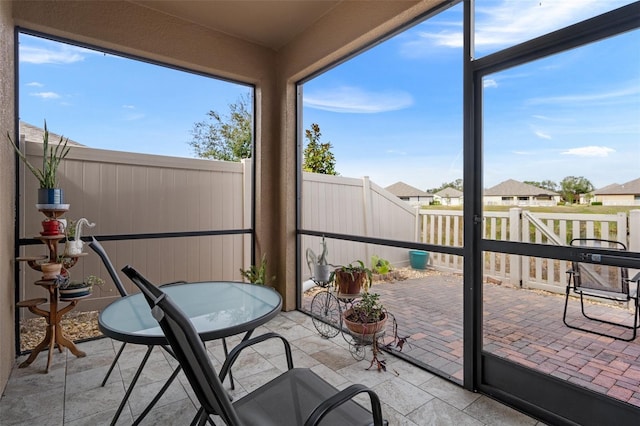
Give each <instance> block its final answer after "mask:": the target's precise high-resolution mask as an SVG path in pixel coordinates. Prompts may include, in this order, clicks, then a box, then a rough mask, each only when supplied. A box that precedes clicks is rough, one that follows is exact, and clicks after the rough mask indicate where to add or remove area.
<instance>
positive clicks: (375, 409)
mask: <svg viewBox="0 0 640 426" xmlns="http://www.w3.org/2000/svg"><path fill="white" fill-rule="evenodd" d="M363 392H366V393H368V394H369V399H371V412H372V414H373V424H374V426H383V425H384V424H385V423H386V422H384V421H383V419H382V408H380V398H378V395H377V394H376V393H375V392H374V391H373V390H371V389H369V388H368V387H366V386H365V385H361V384H355V385H351V386H349V387H348V388H345V389H343V390H341V391H340V392H338V393H337V394H335V395H333V396H332V397H331V398H329V399H327V400H325V401H324V402H323V403H322V404H320V405H318V406H317V407H316V408H315V410H313V412H312V413H311V414H310V415H309V417H308V418H307V420H306V421H305V422H304V426H316V425H317V424H318V423H319V422H320V421H321V420H322V419H323V418H324V416H326V415H327V414H328V413H329V411H331V410H333V409H334V408H336V407H339V406H340V405H342V404H344V403H345V402H347V401H349V400H351V399H352V398H353V397H354V396H356V395H358V394H360V393H363Z"/></svg>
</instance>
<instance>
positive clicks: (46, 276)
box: [40, 262, 62, 280]
mask: <svg viewBox="0 0 640 426" xmlns="http://www.w3.org/2000/svg"><path fill="white" fill-rule="evenodd" d="M40 270H41V271H42V279H43V280H55V279H56V277H57V276H58V275H60V274H61V273H62V263H54V262H51V263H43V264H42V265H40Z"/></svg>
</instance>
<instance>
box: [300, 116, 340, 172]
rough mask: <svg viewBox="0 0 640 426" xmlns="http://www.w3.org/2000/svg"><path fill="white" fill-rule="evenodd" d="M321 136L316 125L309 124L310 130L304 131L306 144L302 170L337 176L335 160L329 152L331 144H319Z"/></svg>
mask: <svg viewBox="0 0 640 426" xmlns="http://www.w3.org/2000/svg"><path fill="white" fill-rule="evenodd" d="M321 135H322V133H321V132H320V126H319V125H318V124H316V123H313V124H311V129H306V130H305V132H304V137H305V139H307V140H308V142H307V146H306V147H305V148H304V153H303V155H304V157H303V161H302V170H304V171H305V172H312V173H322V174H325V175H337V174H338V172H336V158H335V156H334V155H333V153H332V152H331V148H332V146H331V143H330V142H325V143H321V142H320V136H321Z"/></svg>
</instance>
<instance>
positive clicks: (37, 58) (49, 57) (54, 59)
mask: <svg viewBox="0 0 640 426" xmlns="http://www.w3.org/2000/svg"><path fill="white" fill-rule="evenodd" d="M85 50H86V49H79V48H73V47H69V46H66V45H62V44H61V45H60V46H59V47H57V48H56V50H52V49H47V48H42V47H33V46H22V45H21V46H20V62H24V63H29V64H71V63H74V62H79V61H83V60H84V56H83V55H82V51H85Z"/></svg>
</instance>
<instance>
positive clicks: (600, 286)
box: [562, 238, 640, 342]
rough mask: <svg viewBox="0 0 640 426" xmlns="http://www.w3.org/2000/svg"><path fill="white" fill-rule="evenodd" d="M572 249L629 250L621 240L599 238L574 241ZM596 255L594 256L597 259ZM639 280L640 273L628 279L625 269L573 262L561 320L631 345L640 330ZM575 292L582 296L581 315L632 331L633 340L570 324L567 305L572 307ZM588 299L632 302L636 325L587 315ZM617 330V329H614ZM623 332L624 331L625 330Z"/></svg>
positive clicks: (569, 325) (569, 272)
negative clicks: (570, 298)
mask: <svg viewBox="0 0 640 426" xmlns="http://www.w3.org/2000/svg"><path fill="white" fill-rule="evenodd" d="M571 245H572V246H579V247H590V248H597V249H598V250H600V251H604V252H606V251H607V250H611V251H626V250H627V247H626V246H625V245H624V244H623V243H621V242H618V241H610V240H603V239H598V238H575V239H573V240H571ZM595 256H597V255H593V256H592V257H595ZM638 281H640V273H638V274H636V276H635V277H633V278H631V279H629V272H628V269H627V268H626V267H620V266H611V265H602V264H598V263H586V262H572V264H571V269H570V270H568V271H567V289H566V295H565V302H564V313H563V315H562V321H563V322H564V323H565V325H566V326H567V327H569V328H573V329H576V330H581V331H586V332H589V333H594V334H597V335H599V336H606V337H611V338H614V339H617V340H624V341H627V342H630V341H632V340H634V339H635V338H636V334H637V331H638V327H640V325H639V321H640V312H639V311H638V305H639V304H640V303H639V302H640V295H639V294H638V293H639V292H638V290H639V284H638ZM571 291H573V293H575V294H577V295H579V296H580V309H581V311H582V315H583V316H584V317H585V318H587V319H589V320H591V321H596V322H599V323H602V324H608V325H612V326H615V327H618V330H620V329H624V330H632V333H631V337H629V338H626V337H621V336H620V335H616V334H612V333H607V332H605V331H599V330H598V329H595V328H584V327H580V326H577V325H571V324H569V323H568V322H567V306H568V304H569V295H570V293H571ZM585 296H586V297H591V298H600V299H606V300H610V301H615V302H623V303H626V302H631V303H633V308H634V309H633V325H631V324H628V323H623V322H615V321H610V320H609V319H605V318H602V316H600V318H596V317H594V316H592V315H588V314H587V313H586V311H585ZM614 329H615V328H614ZM624 330H623V331H624Z"/></svg>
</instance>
